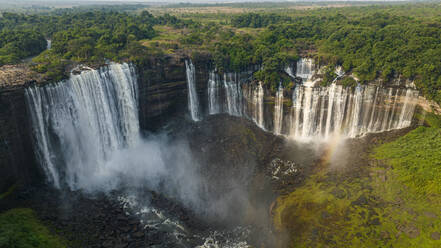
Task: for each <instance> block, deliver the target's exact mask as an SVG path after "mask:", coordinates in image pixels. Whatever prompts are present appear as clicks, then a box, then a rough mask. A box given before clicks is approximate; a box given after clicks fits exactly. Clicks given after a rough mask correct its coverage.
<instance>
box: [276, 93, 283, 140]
mask: <svg viewBox="0 0 441 248" xmlns="http://www.w3.org/2000/svg"><path fill="white" fill-rule="evenodd" d="M282 124H283V87H282V85H279V89H278V90H277V92H276V99H275V104H274V133H275V134H281V132H282Z"/></svg>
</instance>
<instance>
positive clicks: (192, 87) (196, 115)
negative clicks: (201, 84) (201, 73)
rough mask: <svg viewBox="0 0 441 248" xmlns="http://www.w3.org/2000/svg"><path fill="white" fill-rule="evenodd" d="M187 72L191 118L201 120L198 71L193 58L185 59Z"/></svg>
mask: <svg viewBox="0 0 441 248" xmlns="http://www.w3.org/2000/svg"><path fill="white" fill-rule="evenodd" d="M185 67H186V72H187V86H188V110H189V111H190V115H191V119H192V120H193V121H200V120H201V116H200V111H199V100H198V94H197V91H196V73H195V68H194V65H193V63H192V62H191V60H189V61H187V60H186V61H185Z"/></svg>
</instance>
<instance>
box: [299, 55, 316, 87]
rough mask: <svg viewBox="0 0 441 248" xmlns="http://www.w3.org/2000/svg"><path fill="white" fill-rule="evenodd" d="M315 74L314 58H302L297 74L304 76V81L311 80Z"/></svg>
mask: <svg viewBox="0 0 441 248" xmlns="http://www.w3.org/2000/svg"><path fill="white" fill-rule="evenodd" d="M313 75H314V60H313V59H310V58H301V59H300V60H298V61H297V70H296V76H297V77H300V78H302V81H303V82H306V81H308V80H311V78H312V76H313Z"/></svg>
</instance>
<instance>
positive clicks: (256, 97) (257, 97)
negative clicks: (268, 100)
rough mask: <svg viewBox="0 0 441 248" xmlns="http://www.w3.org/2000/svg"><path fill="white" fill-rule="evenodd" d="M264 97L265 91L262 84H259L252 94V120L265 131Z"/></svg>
mask: <svg viewBox="0 0 441 248" xmlns="http://www.w3.org/2000/svg"><path fill="white" fill-rule="evenodd" d="M263 97H264V90H263V86H262V82H259V83H258V84H257V85H256V87H255V89H253V90H252V93H251V105H252V110H253V111H252V113H253V115H252V119H253V120H254V122H255V123H256V124H257V126H259V127H260V128H262V129H265V119H264V118H263V117H264V114H263V111H264V106H263Z"/></svg>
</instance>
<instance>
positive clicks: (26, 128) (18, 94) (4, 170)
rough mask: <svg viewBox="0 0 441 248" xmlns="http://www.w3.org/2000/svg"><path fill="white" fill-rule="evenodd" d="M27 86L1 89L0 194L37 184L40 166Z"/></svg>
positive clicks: (39, 176)
mask: <svg viewBox="0 0 441 248" xmlns="http://www.w3.org/2000/svg"><path fill="white" fill-rule="evenodd" d="M24 89H25V86H24V85H20V86H14V87H2V88H0V175H1V177H0V192H3V191H4V190H6V189H7V188H8V187H10V186H11V185H13V184H14V183H17V182H18V183H23V184H29V183H36V182H39V181H40V179H41V175H42V171H41V169H40V168H39V166H38V165H37V163H36V159H35V155H34V151H33V146H32V133H31V130H32V129H31V127H30V122H29V120H30V119H29V114H28V109H27V107H26V100H25V95H24Z"/></svg>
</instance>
